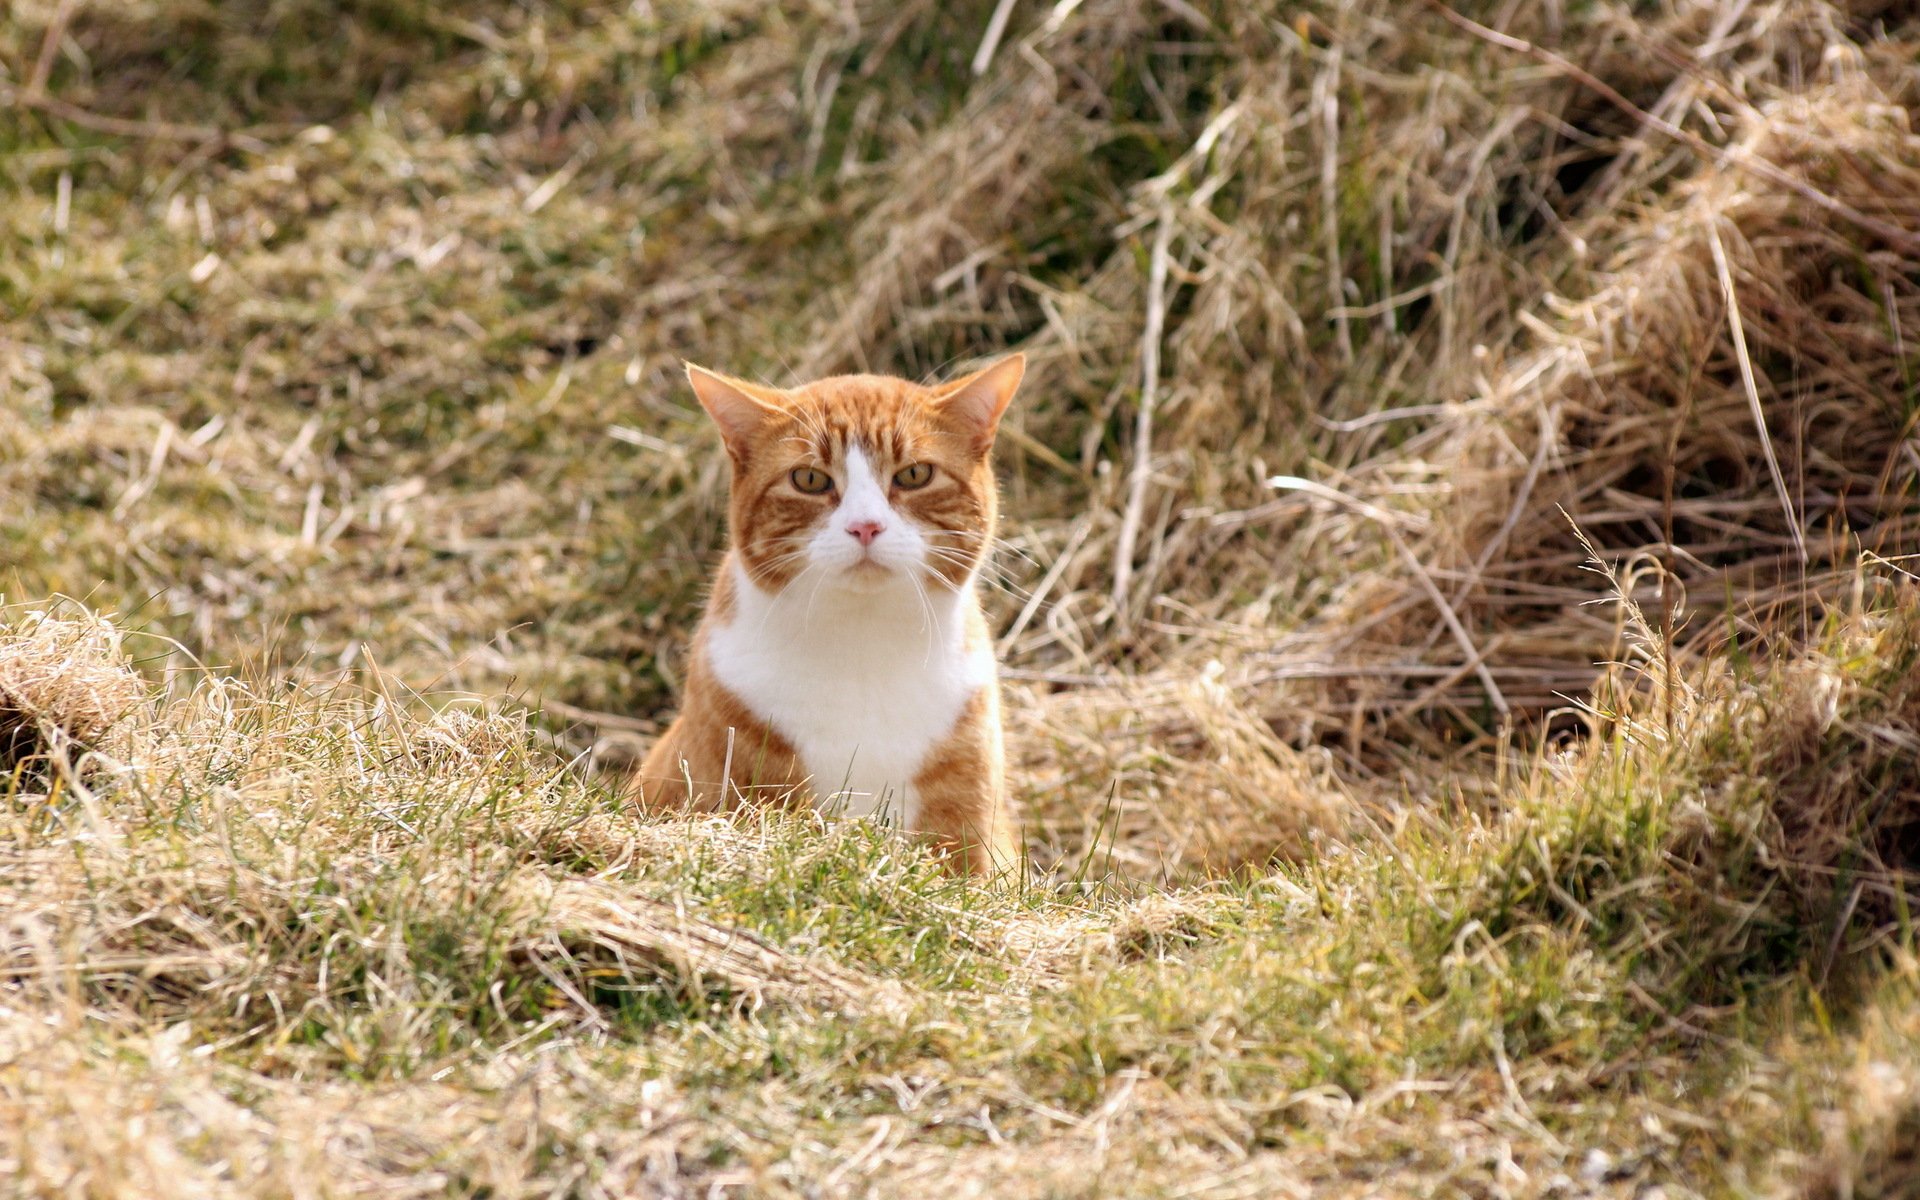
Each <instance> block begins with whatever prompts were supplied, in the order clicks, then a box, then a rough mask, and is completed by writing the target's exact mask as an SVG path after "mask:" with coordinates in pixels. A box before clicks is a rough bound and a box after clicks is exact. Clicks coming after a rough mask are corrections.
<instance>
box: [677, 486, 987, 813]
mask: <svg viewBox="0 0 1920 1200" xmlns="http://www.w3.org/2000/svg"><path fill="white" fill-rule="evenodd" d="M849 459H850V460H852V461H850V462H849V463H848V467H849V468H850V469H851V470H857V471H860V472H863V473H865V475H866V476H867V478H866V479H864V480H860V479H859V477H858V476H855V482H853V483H851V484H849V483H847V482H845V481H843V482H842V494H843V496H844V497H845V499H844V500H843V501H842V502H841V504H840V506H839V507H838V508H837V509H836V510H835V512H834V513H832V514H830V515H829V517H828V518H827V521H826V522H825V523H824V525H823V526H822V527H821V529H820V530H819V531H818V533H817V534H816V538H824V539H825V544H824V545H823V546H822V550H823V551H824V553H823V554H821V555H819V556H815V557H814V559H813V561H812V562H811V563H810V565H809V568H808V569H807V570H806V571H804V572H802V573H801V574H800V575H799V576H797V577H796V578H795V579H794V580H793V581H792V582H791V583H789V584H788V585H787V587H786V588H785V589H784V590H782V591H780V592H777V593H773V592H767V591H764V590H762V589H761V588H760V587H759V586H758V585H757V584H755V583H754V582H753V581H752V580H751V579H749V578H748V577H747V573H746V571H745V569H744V568H742V567H741V566H740V564H739V562H738V560H737V559H736V560H735V561H734V564H733V572H734V579H733V583H734V595H735V603H734V612H733V619H732V620H731V621H730V622H728V623H727V624H725V625H720V626H716V627H715V628H713V629H712V630H710V631H709V636H708V641H707V655H708V658H709V660H710V664H711V666H712V668H713V672H714V674H715V675H716V676H718V677H719V679H720V682H721V683H723V684H725V685H726V687H727V689H728V690H729V691H731V692H733V694H734V695H736V696H738V697H739V698H740V700H741V701H742V702H743V703H745V704H746V706H747V707H748V708H749V709H751V710H752V711H753V713H754V715H756V716H758V717H759V718H760V719H761V720H763V721H765V722H767V724H769V725H771V726H772V727H773V728H774V729H775V730H776V731H778V732H779V734H780V735H781V736H782V737H784V738H786V739H787V741H788V742H790V743H792V745H793V747H794V749H795V751H797V752H798V753H799V755H800V760H801V762H802V764H803V765H804V766H805V768H806V770H807V772H808V774H809V776H810V777H811V784H812V787H813V791H814V793H815V796H816V797H817V801H816V803H817V804H818V805H819V806H820V807H821V808H822V809H823V810H830V811H841V812H845V813H847V814H848V815H852V816H873V815H876V814H885V815H887V816H888V817H890V818H891V819H892V820H894V821H896V822H898V823H900V824H902V825H904V826H906V827H907V828H913V827H914V826H915V823H916V821H917V819H918V817H919V796H918V795H917V794H916V793H915V791H914V788H913V780H914V777H915V776H917V775H918V774H919V773H920V768H921V767H922V766H923V765H924V764H925V763H926V760H927V756H928V755H929V754H931V753H932V751H933V750H934V748H935V747H936V746H938V745H939V744H940V743H941V742H942V741H944V740H945V739H946V738H947V736H948V735H949V734H950V733H952V731H953V727H954V724H955V722H957V721H958V720H959V719H960V714H961V713H962V712H963V711H964V710H965V708H966V706H967V702H968V701H969V700H971V699H972V698H973V696H974V693H976V692H978V691H979V690H980V688H981V687H982V686H984V685H985V684H986V683H987V682H988V681H990V680H991V679H992V678H993V673H994V661H993V651H992V648H991V647H990V646H987V645H979V646H975V647H969V646H968V645H967V620H966V618H967V608H968V606H969V605H970V604H972V603H973V593H972V587H971V581H969V585H968V587H966V588H965V589H962V590H960V591H954V590H952V589H950V588H948V587H947V586H945V585H944V584H942V583H940V582H938V581H936V580H934V579H931V578H929V577H928V576H927V574H926V572H925V564H924V559H925V550H924V546H925V539H924V536H923V535H922V534H920V532H919V531H918V530H915V529H913V528H912V527H911V525H910V523H909V522H908V521H907V520H906V518H905V517H904V516H903V515H901V514H900V513H898V512H896V511H894V510H893V508H892V506H891V505H890V504H888V503H887V499H886V495H887V493H886V490H885V488H884V487H882V486H880V485H879V481H878V480H877V479H876V478H874V477H873V473H872V469H871V467H870V466H869V465H868V463H867V461H866V458H865V457H864V456H863V455H860V454H859V451H858V449H857V448H854V449H853V450H852V451H851V453H850V454H849ZM876 501H877V503H878V509H877V510H876V509H875V507H874V506H875V502H876ZM849 506H854V511H851V512H848V511H843V510H847V509H848V508H849ZM870 510H871V511H870ZM856 519H859V520H869V519H877V520H882V521H885V522H886V523H887V530H886V532H885V533H883V534H881V535H880V536H879V537H878V538H877V539H875V542H874V550H875V552H876V553H875V554H874V557H875V558H876V559H879V558H880V554H879V553H878V552H879V551H880V549H881V547H882V546H884V545H885V544H886V542H887V540H888V539H889V538H896V541H895V545H896V546H897V547H898V548H899V550H898V551H897V553H900V555H901V557H900V558H898V559H895V558H892V557H891V556H890V557H889V558H888V559H886V560H882V561H883V562H884V563H885V565H886V566H888V567H889V568H891V570H889V571H888V572H887V573H886V574H885V575H884V576H883V577H881V578H879V579H877V580H876V579H875V578H873V572H872V571H871V570H870V569H868V570H866V571H864V572H863V573H862V576H861V577H860V578H859V579H851V578H847V577H846V576H847V571H848V566H847V565H844V564H850V563H853V562H855V561H857V560H858V557H859V556H858V555H857V554H849V553H848V552H847V547H848V546H850V547H852V548H853V549H855V550H857V549H858V548H859V547H858V542H857V540H856V539H855V538H853V537H852V536H850V535H849V534H848V533H847V532H846V531H845V526H846V523H847V522H848V521H850V520H856ZM896 535H898V536H897V537H896ZM841 543H846V544H847V545H846V546H843V545H842V544H841ZM822 559H825V560H826V561H821V560H822ZM896 564H898V565H896Z"/></svg>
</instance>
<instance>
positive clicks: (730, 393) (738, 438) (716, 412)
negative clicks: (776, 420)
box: [687, 363, 780, 459]
mask: <svg viewBox="0 0 1920 1200" xmlns="http://www.w3.org/2000/svg"><path fill="white" fill-rule="evenodd" d="M687 382H688V383H691V384H692V385H693V394H694V395H696V396H698V397H699V398H700V407H701V408H704V409H706V410H707V415H708V416H710V417H712V418H713V423H714V424H715V425H718V426H719V427H720V436H721V437H723V438H725V439H726V442H727V453H729V454H731V455H733V457H735V458H737V459H745V458H746V456H747V450H748V449H749V448H750V447H751V446H752V445H753V439H754V435H755V434H756V433H758V432H759V430H760V427H761V426H762V425H764V424H766V421H767V418H769V417H771V416H773V415H774V414H775V413H777V412H779V411H780V393H779V392H778V391H776V390H774V389H773V388H768V387H761V386H760V385H759V384H754V383H748V382H747V381H746V380H744V379H734V378H733V377H731V376H728V375H722V374H720V373H719V372H718V371H709V370H707V369H706V368H705V367H698V366H695V365H694V364H692V363H688V364H687Z"/></svg>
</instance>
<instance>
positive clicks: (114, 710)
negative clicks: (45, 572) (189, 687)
mask: <svg viewBox="0 0 1920 1200" xmlns="http://www.w3.org/2000/svg"><path fill="white" fill-rule="evenodd" d="M120 636H121V635H120V631H119V630H118V629H117V628H116V627H115V626H114V625H113V624H112V623H110V622H109V621H107V620H105V619H104V618H101V617H98V616H91V615H89V616H84V617H66V618H63V617H57V616H54V615H53V614H52V613H50V612H47V611H44V610H39V609H27V610H15V611H14V612H13V613H11V614H9V613H6V612H5V611H4V610H0V776H4V775H7V774H11V773H13V772H15V771H17V770H18V769H19V768H20V767H21V765H23V764H27V763H31V762H35V761H42V760H46V759H49V758H55V757H58V758H60V759H62V760H63V761H68V762H71V761H73V760H75V759H78V758H79V757H81V756H82V755H85V754H87V753H89V752H92V753H99V754H108V755H115V754H124V753H125V752H126V750H127V749H128V747H129V745H130V744H131V738H132V736H133V733H132V731H131V728H130V726H129V724H128V722H129V720H130V718H133V717H134V716H136V715H137V714H138V713H139V711H140V710H141V709H142V708H143V707H144V706H145V704H146V701H147V685H146V684H145V683H144V682H143V681H142V680H141V678H140V677H139V676H138V675H137V674H135V673H134V672H133V670H132V669H131V668H130V667H129V666H128V665H127V661H126V657H125V655H124V654H123V652H122V651H121V647H120Z"/></svg>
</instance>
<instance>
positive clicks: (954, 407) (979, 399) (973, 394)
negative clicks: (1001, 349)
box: [934, 354, 1027, 454]
mask: <svg viewBox="0 0 1920 1200" xmlns="http://www.w3.org/2000/svg"><path fill="white" fill-rule="evenodd" d="M1026 373H1027V356H1026V355H1024V354H1009V355H1007V356H1006V357H1005V358H1003V359H1001V360H1000V361H999V362H996V363H994V364H993V365H992V366H989V367H984V368H982V369H980V370H978V371H975V372H974V373H973V374H971V375H967V376H964V377H962V378H960V379H956V380H954V381H953V382H952V383H949V384H947V385H946V386H945V387H943V388H941V389H940V391H939V394H938V395H936V396H935V397H934V403H935V404H937V405H938V406H939V408H940V411H941V413H943V414H944V415H946V417H947V418H948V419H949V420H950V421H952V423H953V424H955V425H957V426H959V427H960V428H961V429H962V430H964V431H965V432H966V433H967V435H968V436H969V437H970V438H972V439H973V447H974V449H975V450H976V451H977V452H979V453H982V454H984V453H986V451H987V449H988V448H989V447H991V446H992V445H993V435H994V431H995V430H997V429H999V428H1000V417H1001V415H1002V414H1003V413H1005V412H1006V411H1007V405H1009V404H1011V403H1013V393H1014V392H1015V391H1017V390H1019V387H1020V378H1021V376H1023V375H1025V374H1026Z"/></svg>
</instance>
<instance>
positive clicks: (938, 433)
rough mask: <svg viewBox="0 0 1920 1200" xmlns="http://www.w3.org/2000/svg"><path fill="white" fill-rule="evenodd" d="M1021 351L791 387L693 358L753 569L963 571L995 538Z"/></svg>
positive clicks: (833, 575) (840, 576) (841, 580)
mask: <svg viewBox="0 0 1920 1200" xmlns="http://www.w3.org/2000/svg"><path fill="white" fill-rule="evenodd" d="M1025 370H1026V361H1025V359H1024V358H1022V357H1021V356H1020V355H1018V354H1015V355H1012V356H1011V357H1008V358H1003V359H1001V360H1000V361H999V362H996V363H994V364H993V365H992V366H990V367H987V368H986V369H984V370H981V371H976V372H974V373H973V374H971V375H968V376H966V377H964V378H962V379H956V380H954V381H952V382H951V383H946V384H941V385H937V386H933V387H924V386H922V385H920V384H916V383H912V382H909V381H908V380H905V379H894V378H890V377H887V376H880V375H838V376H834V377H832V378H830V379H822V380H819V381H817V382H815V383H809V384H807V385H806V386H804V387H797V388H790V389H783V388H771V387H765V386H763V385H760V384H754V383H747V382H745V381H744V380H739V379H732V378H729V377H727V376H724V375H719V374H716V373H714V372H712V371H708V370H706V369H705V368H702V367H696V366H691V365H689V366H688V368H687V377H688V378H689V379H690V380H691V381H692V383H693V390H694V392H695V394H696V395H698V396H699V397H700V404H701V407H703V408H705V409H706V410H707V413H708V415H709V416H711V417H712V418H713V420H714V423H715V424H716V425H718V426H719V427H720V433H721V436H722V437H723V438H725V440H726V445H727V454H728V456H729V457H730V458H731V459H732V460H733V496H732V501H731V507H730V509H729V522H730V525H731V528H732V533H733V547H734V550H735V552H736V553H737V554H738V555H739V556H740V561H741V564H742V565H743V566H744V567H745V568H746V571H747V575H748V577H749V578H751V579H752V580H753V581H754V582H755V583H757V584H758V585H760V587H762V588H764V589H766V590H768V591H780V590H783V589H785V588H786V587H787V586H788V585H790V584H793V583H795V582H796V581H804V582H805V583H807V584H808V586H838V587H844V588H847V589H850V590H856V591H872V590H877V589H881V588H885V587H888V586H910V585H911V584H913V583H915V582H919V583H922V584H941V585H944V586H947V587H950V588H959V587H962V586H964V585H965V583H966V582H967V580H968V579H969V578H971V577H972V575H973V572H974V571H975V569H976V568H978V566H979V565H980V561H981V559H982V558H983V557H984V556H985V554H986V551H987V549H988V545H989V543H990V542H991V541H992V539H993V525H994V516H995V508H996V500H995V494H994V484H993V469H992V466H991V465H990V463H989V461H988V456H989V454H990V453H991V451H992V449H993V436H994V431H995V430H996V429H998V427H999V424H1000V416H1001V414H1002V413H1004V412H1006V410H1007V405H1008V403H1009V402H1011V401H1012V399H1013V393H1014V389H1016V388H1017V387H1019V386H1020V377H1021V375H1022V374H1023V373H1024V371H1025Z"/></svg>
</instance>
